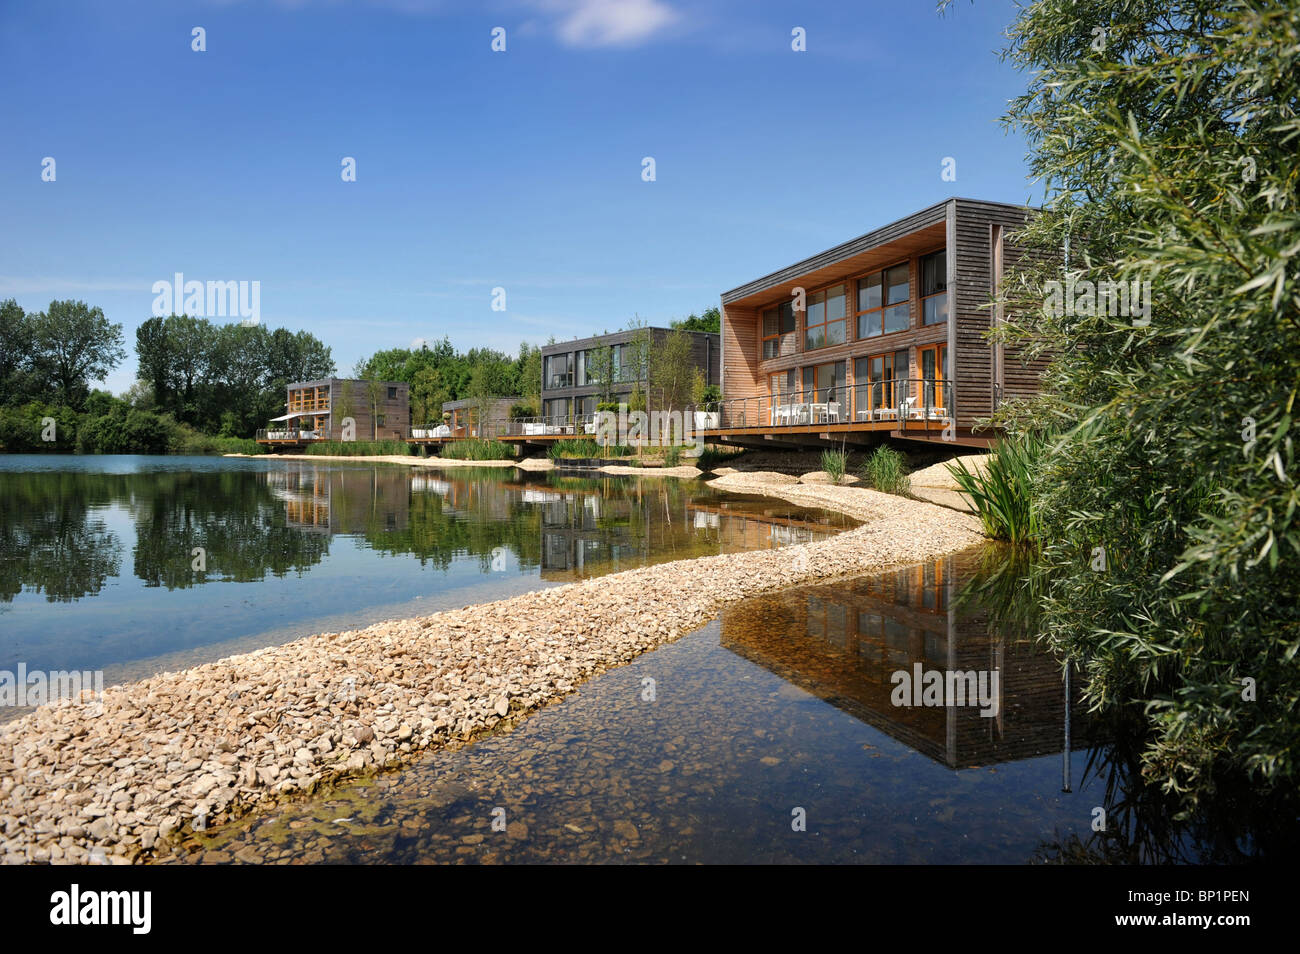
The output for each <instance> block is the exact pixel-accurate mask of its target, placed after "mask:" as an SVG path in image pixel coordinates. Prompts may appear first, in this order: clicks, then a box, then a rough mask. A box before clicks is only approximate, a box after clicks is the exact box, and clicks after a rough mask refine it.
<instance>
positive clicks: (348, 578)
mask: <svg viewBox="0 0 1300 954" xmlns="http://www.w3.org/2000/svg"><path fill="white" fill-rule="evenodd" d="M852 525H853V522H852V521H850V520H848V519H847V518H844V517H842V516H840V515H838V514H834V513H831V512H827V511H821V510H810V509H806V508H801V507H797V506H794V505H791V504H786V503H783V502H781V501H778V500H772V499H769V498H762V497H742V496H736V495H730V494H721V493H718V492H715V491H713V490H711V489H709V488H708V487H707V486H705V485H704V484H703V482H698V481H680V480H673V479H667V478H660V479H653V478H650V479H646V478H631V477H608V476H568V475H564V474H561V473H559V472H544V473H534V474H529V473H526V472H523V471H519V470H516V469H514V468H507V469H483V468H468V467H465V468H451V469H447V470H440V469H434V468H428V467H418V466H405V465H400V464H370V463H346V462H338V461H321V462H319V463H316V462H312V461H297V460H283V459H275V458H219V457H218V458H214V457H140V456H84V457H72V456H52V455H11V456H4V455H0V670H7V671H10V672H12V671H15V669H16V667H17V665H18V664H19V663H24V664H25V665H26V667H27V670H28V671H29V672H30V671H35V670H41V671H49V670H64V669H67V670H71V669H80V670H103V671H104V674H105V682H106V684H110V685H111V684H113V683H116V682H122V681H127V680H132V679H139V678H143V677H145V676H148V675H150V674H152V673H155V672H159V671H165V670H171V669H179V668H184V667H187V666H192V665H196V664H199V663H202V662H207V661H211V660H213V659H217V658H220V657H222V656H227V655H230V654H232V653H236V652H243V651H248V650H251V649H256V648H258V647H261V646H267V645H273V644H277V643H282V642H286V641H288V640H291V639H295V638H298V637H300V636H305V635H310V634H313V633H317V632H338V631H342V630H348V629H356V628H360V627H364V626H367V625H369V624H371V623H374V622H378V621H380V620H383V619H391V618H401V617H410V616H416V615H425V614H428V613H431V612H436V611H437V610H440V609H446V608H449V607H458V606H463V605H466V604H470V603H477V602H484V601H490V600H494V599H499V598H502V597H505V596H510V595H513V594H516V593H521V592H525V591H527V590H532V589H537V588H539V587H543V586H553V585H559V584H562V583H566V582H570V581H573V580H577V579H582V578H587V577H592V576H598V575H601V574H604V573H611V572H616V571H618V570H623V569H630V568H633V567H638V566H644V565H647V564H650V563H660V562H665V561H670V560H678V559H685V558H689V557H696V556H702V555H705V554H713V553H727V552H737V551H740V550H748V549H754V548H759V547H779V546H784V545H787V544H791V543H801V542H805V541H808V540H813V539H816V538H819V537H822V536H825V535H827V534H830V533H834V532H836V531H838V530H841V529H845V528H847V527H849V526H852ZM16 711H17V710H13V709H9V710H7V711H5V712H3V713H0V718H4V717H5V716H8V717H12V716H13V715H14V714H15V712H16Z"/></svg>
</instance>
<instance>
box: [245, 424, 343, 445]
mask: <svg viewBox="0 0 1300 954" xmlns="http://www.w3.org/2000/svg"><path fill="white" fill-rule="evenodd" d="M327 439H328V438H327V435H326V434H325V432H324V431H314V430H307V429H305V428H300V427H262V428H258V431H257V435H256V437H255V440H259V441H288V442H292V443H301V442H303V441H323V440H327Z"/></svg>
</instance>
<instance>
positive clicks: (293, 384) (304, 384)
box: [285, 378, 410, 388]
mask: <svg viewBox="0 0 1300 954" xmlns="http://www.w3.org/2000/svg"><path fill="white" fill-rule="evenodd" d="M368 380H370V379H369V378H318V379H317V380H315V381H290V382H289V383H288V384H286V385H285V387H287V388H313V387H315V388H318V387H320V386H321V385H323V384H331V383H333V382H334V381H338V382H339V383H341V384H343V383H347V382H349V381H354V382H356V383H358V384H361V383H364V382H366V381H368ZM379 384H381V385H383V386H384V387H394V386H397V385H401V386H403V387H410V384H409V383H408V382H406V381H380V382H379Z"/></svg>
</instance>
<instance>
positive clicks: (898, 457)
mask: <svg viewBox="0 0 1300 954" xmlns="http://www.w3.org/2000/svg"><path fill="white" fill-rule="evenodd" d="M823 463H824V462H823ZM862 479H863V480H865V481H866V482H867V484H868V485H869V486H871V487H874V488H875V489H876V490H879V491H881V492H882V493H886V494H900V495H906V494H909V493H911V492H912V478H911V477H909V476H908V474H907V458H905V457H904V456H903V455H902V454H900V453H899V452H898V451H896V450H894V449H893V448H892V447H890V446H889V445H888V444H881V445H880V446H879V447H877V448H876V449H875V450H874V451H872V453H871V456H870V457H868V458H867V461H866V463H865V464H863V465H862Z"/></svg>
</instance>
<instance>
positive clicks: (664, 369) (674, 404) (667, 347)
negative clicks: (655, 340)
mask: <svg viewBox="0 0 1300 954" xmlns="http://www.w3.org/2000/svg"><path fill="white" fill-rule="evenodd" d="M693 346H694V341H693V340H692V339H691V335H690V334H689V333H688V332H686V331H684V330H682V329H680V328H677V329H674V330H672V331H670V332H668V334H667V335H665V336H664V339H663V341H662V342H660V344H659V346H658V347H657V348H655V349H654V351H653V353H652V354H651V355H650V383H649V388H648V393H649V394H650V395H651V396H652V398H653V401H654V403H655V404H657V405H658V410H661V411H680V410H681V409H683V408H684V407H686V405H687V404H688V403H690V400H691V390H692V386H693V385H694V383H695V371H696V368H695V364H694V362H693V361H692V360H691V357H692V354H691V352H692V348H693Z"/></svg>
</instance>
